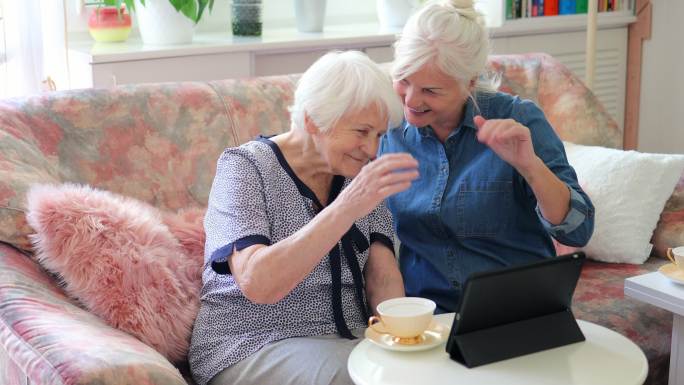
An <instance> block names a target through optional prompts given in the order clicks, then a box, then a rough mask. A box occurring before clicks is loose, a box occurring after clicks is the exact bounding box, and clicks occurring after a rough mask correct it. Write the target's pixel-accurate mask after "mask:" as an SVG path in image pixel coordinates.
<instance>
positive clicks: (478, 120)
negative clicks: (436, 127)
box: [473, 115, 487, 129]
mask: <svg viewBox="0 0 684 385" xmlns="http://www.w3.org/2000/svg"><path fill="white" fill-rule="evenodd" d="M473 122H474V123H475V125H476V126H477V128H478V129H480V128H482V126H484V125H485V123H487V119H485V118H483V117H482V115H477V116H475V117H474V118H473Z"/></svg>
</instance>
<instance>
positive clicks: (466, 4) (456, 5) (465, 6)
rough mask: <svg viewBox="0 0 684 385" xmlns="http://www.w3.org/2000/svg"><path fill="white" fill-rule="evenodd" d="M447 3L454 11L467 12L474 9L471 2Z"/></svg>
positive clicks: (457, 0)
mask: <svg viewBox="0 0 684 385" xmlns="http://www.w3.org/2000/svg"><path fill="white" fill-rule="evenodd" d="M449 3H450V4H451V5H452V6H453V7H454V8H456V9H462V10H469V9H474V8H475V2H474V1H473V0H449Z"/></svg>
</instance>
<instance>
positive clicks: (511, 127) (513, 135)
mask: <svg viewBox="0 0 684 385" xmlns="http://www.w3.org/2000/svg"><path fill="white" fill-rule="evenodd" d="M527 137H528V134H527V130H526V128H525V127H524V126H522V125H520V124H518V123H514V124H507V125H505V126H503V127H502V128H501V129H500V130H499V132H498V133H497V136H496V141H497V142H500V143H502V142H508V141H511V140H526V139H527Z"/></svg>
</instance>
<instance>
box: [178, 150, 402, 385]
mask: <svg viewBox="0 0 684 385" xmlns="http://www.w3.org/2000/svg"><path fill="white" fill-rule="evenodd" d="M349 182H350V180H348V179H345V178H342V177H335V178H334V180H333V190H335V184H337V185H338V187H337V189H336V190H337V192H339V191H340V190H341V189H344V187H345V186H347V185H348V184H349ZM333 192H334V191H333ZM333 192H331V193H333ZM331 197H334V195H331ZM318 211H320V207H318V200H317V199H316V197H315V195H314V194H313V193H312V192H311V190H309V188H308V187H307V186H306V185H305V184H304V183H302V182H301V180H299V179H298V178H297V176H296V175H295V174H294V172H293V171H292V169H291V168H290V166H289V165H288V164H287V161H286V160H285V158H284V157H283V155H282V153H281V152H280V150H279V148H278V146H277V145H276V144H275V143H274V142H272V141H270V140H268V139H265V138H260V139H258V140H255V141H252V142H249V143H246V144H244V145H242V146H239V147H234V148H229V149H227V150H225V151H224V152H223V154H222V155H221V157H220V158H219V160H218V165H217V170H216V176H215V178H214V183H213V185H212V188H211V193H210V196H209V204H208V208H207V214H206V217H205V219H204V228H205V231H206V236H207V239H206V244H205V254H204V255H205V258H204V271H203V275H202V281H203V284H204V285H203V288H202V293H201V305H200V311H199V315H198V317H197V319H196V321H195V326H194V329H193V333H192V342H191V345H190V352H189V361H190V367H191V369H192V373H193V376H194V378H195V380H196V381H197V383H198V384H199V385H205V384H206V383H207V382H208V381H209V380H211V378H212V377H214V376H215V375H216V374H218V373H219V372H220V371H221V370H223V369H224V368H226V367H229V366H230V365H233V364H235V363H237V362H239V361H240V360H242V359H244V358H246V357H248V356H249V355H251V354H253V353H255V352H256V351H258V350H259V349H261V348H262V347H263V346H264V345H266V344H268V343H270V342H274V341H278V340H281V339H284V338H290V337H300V336H314V335H323V334H333V333H336V332H337V331H338V328H337V327H336V324H335V319H334V317H333V306H332V301H333V298H332V295H331V287H332V284H333V280H332V278H331V277H332V275H331V263H330V258H323V259H321V262H320V263H319V264H318V265H317V266H316V267H315V268H314V269H313V271H312V272H311V273H310V274H309V275H308V276H306V278H305V279H304V280H303V281H302V282H300V283H299V284H298V285H297V286H296V287H295V288H294V289H293V290H292V292H290V293H289V294H288V295H287V296H285V298H283V299H282V300H280V301H279V302H277V303H275V304H255V303H252V302H250V300H249V299H247V298H246V297H245V296H244V295H243V294H242V292H241V291H240V288H239V286H238V285H237V283H236V282H235V280H234V279H233V276H232V275H230V274H219V273H217V271H218V272H221V268H220V266H221V265H223V266H225V265H226V264H225V262H226V261H227V259H228V258H229V257H230V255H231V253H232V251H233V249H234V248H236V249H238V250H241V249H244V248H246V247H249V246H251V245H254V244H265V245H270V244H274V243H276V242H278V241H280V240H282V239H284V238H287V237H289V236H290V235H292V234H293V233H295V232H296V231H298V230H299V229H301V228H302V227H303V226H304V225H306V224H307V223H308V222H309V221H311V219H313V217H314V216H315V215H316V213H317V212H318ZM355 225H356V228H357V229H358V234H362V235H363V238H364V239H363V241H364V242H366V247H358V245H357V244H356V243H355V244H354V248H353V252H354V254H355V258H356V261H357V262H358V266H359V267H360V269H361V271H363V268H364V266H365V264H366V261H367V259H368V250H369V248H368V247H367V244H368V243H370V242H374V241H379V242H383V243H384V244H386V245H387V246H388V247H389V248H390V249H392V248H393V246H392V241H391V239H392V219H391V215H390V213H389V211H388V210H387V208H386V207H385V205H384V204H382V205H380V206H378V207H377V208H376V209H375V210H374V211H373V212H371V213H370V214H369V215H368V216H366V217H364V218H361V219H359V220H358V221H357V222H356V224H355ZM340 249H342V247H341V246H340ZM360 249H361V250H360ZM330 254H331V255H332V254H333V253H332V252H331V253H330ZM291 257H292V258H297V255H292V256H291ZM212 264H213V266H214V267H213V268H212ZM224 268H225V267H224ZM226 272H227V271H224V273H226ZM340 273H341V288H340V289H339V290H340V291H341V305H342V313H343V315H344V320H345V321H346V325H347V326H348V328H349V329H356V328H361V327H364V326H365V324H366V319H365V315H364V314H363V313H364V312H363V309H362V308H361V307H360V306H359V300H358V295H357V293H358V291H357V289H356V288H355V285H354V279H353V274H352V269H350V267H349V264H348V263H347V260H346V259H345V258H344V257H343V258H341V272H340ZM362 295H363V294H362ZM364 301H365V298H363V299H361V303H365V302H364Z"/></svg>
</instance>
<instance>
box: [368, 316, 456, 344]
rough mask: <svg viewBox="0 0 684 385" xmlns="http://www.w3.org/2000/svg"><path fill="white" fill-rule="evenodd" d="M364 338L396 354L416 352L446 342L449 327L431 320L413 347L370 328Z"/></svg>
mask: <svg viewBox="0 0 684 385" xmlns="http://www.w3.org/2000/svg"><path fill="white" fill-rule="evenodd" d="M365 336H366V338H367V339H368V340H369V341H370V342H372V343H373V344H375V345H377V346H379V347H381V348H383V349H387V350H394V351H398V352H416V351H420V350H427V349H432V348H434V347H435V346H438V345H441V344H442V343H444V342H446V340H447V338H449V327H447V326H444V325H442V324H441V323H439V322H436V321H434V320H433V321H432V323H431V324H430V326H429V327H428V329H427V330H425V332H423V337H424V338H423V341H422V342H419V343H417V344H415V345H404V344H400V343H398V342H395V341H394V340H393V339H394V337H392V336H391V335H389V334H382V333H378V332H376V331H375V330H373V329H371V328H367V329H366V333H365Z"/></svg>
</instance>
